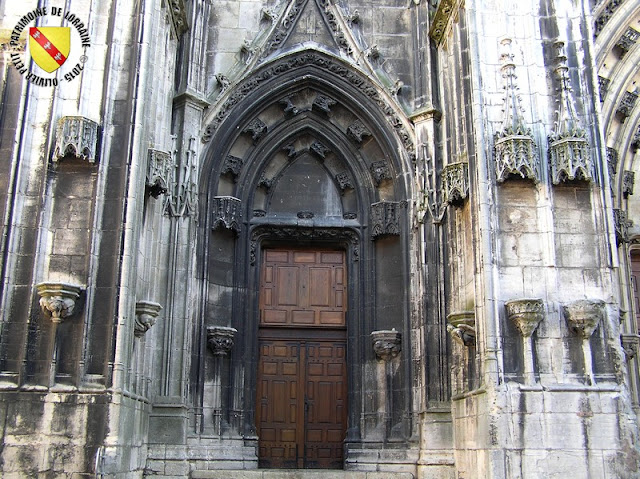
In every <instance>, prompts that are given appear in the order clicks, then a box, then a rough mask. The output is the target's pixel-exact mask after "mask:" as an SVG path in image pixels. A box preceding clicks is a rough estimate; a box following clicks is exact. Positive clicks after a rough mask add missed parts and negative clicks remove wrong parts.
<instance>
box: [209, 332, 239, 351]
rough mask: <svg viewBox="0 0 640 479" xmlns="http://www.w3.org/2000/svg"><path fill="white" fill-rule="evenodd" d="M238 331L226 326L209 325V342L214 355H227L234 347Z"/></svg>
mask: <svg viewBox="0 0 640 479" xmlns="http://www.w3.org/2000/svg"><path fill="white" fill-rule="evenodd" d="M237 332H238V330H237V329H235V328H228V327H226V326H208V327H207V344H208V345H209V349H210V350H211V352H212V353H213V355H214V356H226V355H228V354H229V352H230V351H231V348H233V339H234V337H235V335H236V333H237Z"/></svg>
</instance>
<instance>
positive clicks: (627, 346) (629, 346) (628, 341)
mask: <svg viewBox="0 0 640 479" xmlns="http://www.w3.org/2000/svg"><path fill="white" fill-rule="evenodd" d="M620 343H621V344H622V349H623V350H624V354H625V356H626V357H627V361H631V360H632V359H633V358H635V357H636V356H637V355H638V348H639V347H640V335H638V334H622V335H621V336H620Z"/></svg>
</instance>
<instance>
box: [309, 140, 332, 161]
mask: <svg viewBox="0 0 640 479" xmlns="http://www.w3.org/2000/svg"><path fill="white" fill-rule="evenodd" d="M309 151H311V153H313V154H314V155H316V156H317V157H318V158H321V159H323V160H324V159H325V158H326V157H327V155H328V154H329V153H331V149H330V148H329V147H327V146H324V145H323V144H322V143H320V142H319V141H314V142H313V143H312V144H311V146H310V147H309Z"/></svg>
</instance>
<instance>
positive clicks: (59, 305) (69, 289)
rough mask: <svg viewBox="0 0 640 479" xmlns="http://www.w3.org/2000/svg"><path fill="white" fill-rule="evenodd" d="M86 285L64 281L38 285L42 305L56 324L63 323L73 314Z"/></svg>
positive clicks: (45, 312) (43, 309) (46, 313)
mask: <svg viewBox="0 0 640 479" xmlns="http://www.w3.org/2000/svg"><path fill="white" fill-rule="evenodd" d="M83 289H84V286H79V285H77V284H70V283H62V282H49V281H47V282H43V283H38V284H37V285H36V290H37V292H38V296H40V307H41V308H42V311H43V312H44V314H45V315H46V316H48V317H49V318H51V321H52V322H53V323H55V324H60V323H62V322H63V321H64V320H65V319H67V318H68V317H69V316H71V315H72V314H73V310H74V308H75V305H76V302H77V301H78V298H79V297H80V293H81V292H82V290H83Z"/></svg>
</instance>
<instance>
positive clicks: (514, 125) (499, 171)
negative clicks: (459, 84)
mask: <svg viewBox="0 0 640 479" xmlns="http://www.w3.org/2000/svg"><path fill="white" fill-rule="evenodd" d="M501 45H502V53H501V61H502V67H501V72H502V78H503V79H504V82H505V86H504V90H505V97H504V107H503V113H504V118H503V121H502V128H501V130H500V131H498V132H496V134H495V135H494V152H495V161H496V177H497V180H498V182H503V181H505V180H506V179H507V178H509V176H511V175H516V176H520V177H522V178H528V179H532V180H533V181H535V182H538V181H539V180H540V158H539V155H538V149H537V147H536V144H535V142H534V141H533V136H532V135H531V130H530V129H529V128H527V127H526V126H525V125H524V120H523V118H522V106H521V105H520V97H519V96H518V87H517V85H516V78H517V77H516V74H515V70H516V66H515V63H514V61H513V60H514V55H513V53H512V49H511V39H510V38H505V39H503V40H502V41H501Z"/></svg>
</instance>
